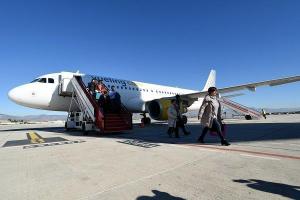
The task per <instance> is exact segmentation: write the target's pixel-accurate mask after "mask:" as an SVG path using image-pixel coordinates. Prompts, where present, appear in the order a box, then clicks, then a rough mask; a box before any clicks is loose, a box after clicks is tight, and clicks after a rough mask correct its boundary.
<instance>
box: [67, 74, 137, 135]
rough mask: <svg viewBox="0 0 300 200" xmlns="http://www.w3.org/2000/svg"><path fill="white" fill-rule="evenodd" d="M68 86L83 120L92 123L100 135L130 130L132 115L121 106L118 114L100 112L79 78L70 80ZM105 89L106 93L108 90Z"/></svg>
mask: <svg viewBox="0 0 300 200" xmlns="http://www.w3.org/2000/svg"><path fill="white" fill-rule="evenodd" d="M70 84H72V87H73V93H72V100H73V99H75V102H76V103H77V105H78V108H79V109H80V111H81V113H82V116H83V120H84V121H86V122H92V123H93V124H94V125H95V126H96V127H95V128H96V130H99V131H100V132H101V133H109V132H121V131H126V130H131V129H132V114H131V113H130V112H129V111H128V110H127V109H126V107H125V106H124V105H123V104H122V105H121V110H120V112H119V113H104V112H103V111H101V109H100V107H99V105H98V102H97V100H96V99H95V98H94V97H93V95H91V94H90V92H89V91H88V89H87V86H86V85H85V84H84V82H83V80H82V77H81V76H74V77H73V78H71V80H70ZM106 89H107V91H108V88H106ZM71 104H72V102H71ZM70 109H71V105H70ZM70 109H69V110H70Z"/></svg>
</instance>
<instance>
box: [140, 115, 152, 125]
mask: <svg viewBox="0 0 300 200" xmlns="http://www.w3.org/2000/svg"><path fill="white" fill-rule="evenodd" d="M141 115H142V116H143V118H142V119H141V123H143V124H145V125H147V124H151V119H150V117H147V116H146V113H142V114H141Z"/></svg>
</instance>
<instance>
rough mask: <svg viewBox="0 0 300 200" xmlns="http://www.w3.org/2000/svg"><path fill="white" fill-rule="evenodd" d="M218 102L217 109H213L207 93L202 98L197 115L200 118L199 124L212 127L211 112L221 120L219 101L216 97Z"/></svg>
mask: <svg viewBox="0 0 300 200" xmlns="http://www.w3.org/2000/svg"><path fill="white" fill-rule="evenodd" d="M217 101H218V103H219V109H218V110H217V111H215V110H214V109H215V108H214V106H213V104H212V98H211V97H210V96H209V95H206V96H205V97H204V99H203V102H202V105H201V106H200V109H199V112H198V117H199V119H200V122H201V125H202V126H203V127H208V128H211V127H212V122H213V114H214V113H215V114H216V116H217V120H218V121H219V122H221V103H220V101H219V100H218V99H217Z"/></svg>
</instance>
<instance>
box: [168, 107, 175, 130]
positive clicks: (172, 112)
mask: <svg viewBox="0 0 300 200" xmlns="http://www.w3.org/2000/svg"><path fill="white" fill-rule="evenodd" d="M176 120H177V111H176V108H175V107H174V105H173V104H172V105H170V107H169V108H168V125H169V127H173V128H175V127H176Z"/></svg>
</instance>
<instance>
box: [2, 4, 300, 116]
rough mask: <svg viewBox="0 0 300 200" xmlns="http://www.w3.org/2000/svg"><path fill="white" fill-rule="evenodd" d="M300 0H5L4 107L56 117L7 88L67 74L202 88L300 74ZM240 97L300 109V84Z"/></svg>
mask: <svg viewBox="0 0 300 200" xmlns="http://www.w3.org/2000/svg"><path fill="white" fill-rule="evenodd" d="M299 10H300V1H296V0H294V1H293V0H285V1H282V0H259V1H255V0H251V1H250V0H248V1H246V0H244V1H240V0H238V1H232V0H226V1H225V0H223V1H219V0H218V1H216V0H206V1H201V0H197V1H192V0H126V1H124V0H107V1H105V0H94V1H93V0H89V1H86V0H85V1H84V0H82V1H78V0H72V1H64V0H59V1H56V0H51V1H50V0H49V1H44V0H37V1H32V0H27V1H24V0H22V1H15V0H7V1H3V0H2V1H0V69H1V73H0V85H1V86H0V113H2V114H13V115H32V114H57V113H56V112H50V111H43V110H37V109H30V108H26V107H22V106H19V105H17V104H15V103H14V102H11V101H10V100H9V99H8V97H7V93H8V91H9V90H10V89H12V88H13V87H16V86H18V85H21V84H25V83H28V82H30V81H32V80H33V79H34V78H35V77H37V76H40V75H43V74H47V73H53V72H60V71H71V72H76V71H77V70H79V71H80V72H82V73H87V74H97V75H103V76H108V77H114V78H120V79H127V80H137V81H143V82H150V83H156V84H162V85H170V86H178V87H182V88H188V89H195V90H201V89H202V88H203V86H204V84H205V82H206V79H207V76H208V74H209V71H210V70H211V69H215V70H216V71H217V87H219V88H222V87H227V86H234V85H239V84H244V83H249V82H256V81H263V80H269V79H275V78H281V77H287V76H294V75H300V37H299V35H300V12H299ZM243 93H244V94H245V95H243V96H240V97H235V98H233V100H234V101H237V102H239V103H241V104H244V105H246V106H250V107H266V108H270V107H271V108H282V107H284V108H290V107H300V82H296V83H291V84H286V85H282V86H277V87H259V88H257V91H256V92H247V91H245V92H243Z"/></svg>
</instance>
